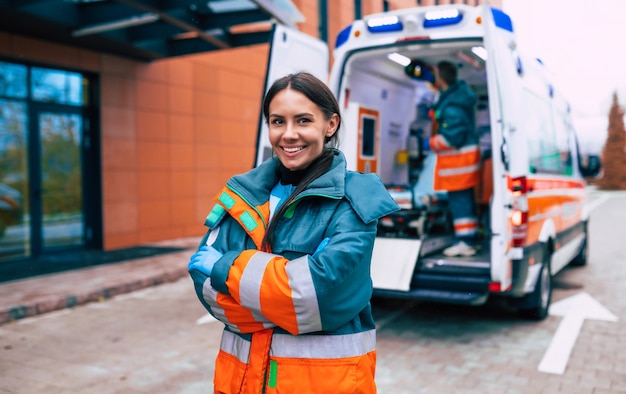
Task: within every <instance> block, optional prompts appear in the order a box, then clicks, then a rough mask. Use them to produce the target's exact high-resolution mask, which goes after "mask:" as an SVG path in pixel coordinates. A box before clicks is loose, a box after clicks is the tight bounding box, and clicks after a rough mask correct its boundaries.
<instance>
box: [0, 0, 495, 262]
mask: <svg viewBox="0 0 626 394" xmlns="http://www.w3.org/2000/svg"><path fill="white" fill-rule="evenodd" d="M450 2H451V3H466V4H469V5H475V4H478V3H481V2H483V1H479V0H468V1H458V0H457V1H449V0H448V1H446V0H442V1H439V4H447V3H450ZM293 3H294V4H295V5H296V6H297V7H298V9H299V10H300V11H301V12H302V13H303V14H304V16H305V17H306V20H305V21H304V22H303V23H301V24H300V25H299V29H300V30H301V31H303V32H305V33H307V34H309V35H312V36H315V37H319V28H320V21H319V3H318V1H309V0H294V1H293ZM421 3H422V5H432V4H434V0H424V1H422V2H421ZM490 3H491V4H493V5H495V6H501V2H500V1H499V0H493V1H490ZM387 4H388V5H389V7H390V9H391V10H394V9H400V8H406V7H415V6H417V2H416V1H414V0H410V1H409V0H390V1H388V3H387ZM327 6H328V20H327V27H328V35H327V36H328V41H329V46H330V47H331V48H332V47H334V43H335V37H336V36H337V34H338V33H339V31H341V30H342V29H343V28H344V27H346V26H347V25H348V24H349V23H351V21H352V20H353V19H354V1H353V0H337V1H328V2H327ZM361 9H362V14H363V15H367V14H371V13H377V12H382V11H383V1H379V0H363V1H362V3H361ZM0 30H1V27H0ZM268 53H269V46H268V44H262V45H255V46H250V47H245V48H239V49H229V50H221V51H217V52H209V53H204V54H197V55H190V56H182V57H178V58H172V59H166V60H160V61H155V62H152V63H142V62H138V61H133V60H129V59H125V58H121V57H117V56H112V55H108V54H104V53H98V52H93V51H89V50H84V49H79V48H75V47H71V46H66V45H59V44H55V43H51V42H46V41H41V40H34V39H30V38H27V37H23V36H19V35H13V34H7V33H3V32H1V31H0V55H1V56H3V57H5V58H7V59H8V60H9V61H11V59H14V60H15V61H16V62H19V61H27V62H34V63H36V64H40V65H46V66H49V67H53V68H68V69H71V70H74V71H85V72H87V71H88V72H94V73H97V74H98V75H99V80H100V102H101V107H100V111H101V113H100V119H101V124H100V132H101V146H102V186H103V196H102V197H103V207H102V209H103V234H104V235H103V238H104V240H103V241H104V249H105V250H109V249H117V248H123V247H129V246H135V245H140V244H145V243H148V242H153V241H160V240H165V239H173V238H180V237H189V236H198V237H200V236H201V234H202V233H203V232H204V227H203V222H204V218H205V216H206V215H207V213H208V212H209V210H210V209H211V207H212V205H213V202H212V198H213V196H214V195H215V194H216V193H217V192H218V191H219V189H220V188H221V187H222V185H223V184H224V182H225V181H226V180H227V179H228V177H230V176H232V175H233V174H235V173H240V172H243V171H246V170H249V169H250V168H251V167H252V165H253V163H254V154H255V146H256V136H257V126H258V121H259V115H260V107H261V98H262V94H263V86H264V82H265V81H264V78H265V70H266V67H267V56H268Z"/></svg>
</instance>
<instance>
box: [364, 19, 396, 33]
mask: <svg viewBox="0 0 626 394" xmlns="http://www.w3.org/2000/svg"><path fill="white" fill-rule="evenodd" d="M402 29H403V25H402V21H401V20H400V18H398V17H397V16H395V15H390V16H381V17H377V18H372V19H369V20H368V21H367V30H369V32H370V33H388V32H392V31H401V30H402Z"/></svg>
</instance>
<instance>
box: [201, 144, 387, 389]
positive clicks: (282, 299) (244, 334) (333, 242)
mask: <svg viewBox="0 0 626 394" xmlns="http://www.w3.org/2000/svg"><path fill="white" fill-rule="evenodd" d="M278 165H279V162H278V160H277V159H276V158H272V159H269V160H268V161H266V162H265V163H263V164H261V165H260V166H259V167H257V168H255V169H253V170H251V171H249V172H248V173H246V174H243V175H238V176H235V177H233V178H231V179H230V180H229V181H228V182H227V184H226V186H225V187H224V189H223V190H222V191H221V192H220V193H219V194H218V196H217V197H216V201H217V204H216V205H215V207H214V208H213V210H212V211H211V213H210V214H209V216H208V217H207V221H206V223H205V224H206V225H207V226H208V227H209V231H208V232H207V235H206V236H205V239H204V240H203V242H202V244H201V245H204V244H210V245H211V246H212V247H214V248H215V249H217V250H218V251H219V252H221V253H223V256H222V258H220V259H219V260H218V261H217V263H216V264H215V266H214V267H213V270H212V272H211V276H210V277H206V276H204V275H202V274H201V273H200V272H198V271H195V270H192V271H190V274H191V276H192V278H193V280H194V283H195V287H196V293H197V294H198V297H199V298H200V301H201V302H202V304H203V305H204V306H205V307H206V308H207V310H208V311H209V312H210V313H211V314H212V315H213V316H214V317H216V318H217V319H218V320H220V321H221V322H223V323H224V324H225V329H224V333H223V336H222V343H221V347H220V350H219V353H218V356H217V360H216V364H215V378H214V390H215V393H249V394H258V393H337V394H340V393H375V392H376V386H375V383H374V373H375V361H376V351H375V345H376V333H375V325H374V321H373V318H372V314H371V308H370V304H369V300H370V297H371V295H372V282H371V278H370V260H371V256H372V249H373V244H374V238H375V236H376V224H377V220H378V218H380V217H382V216H384V215H387V214H389V213H391V212H393V211H395V210H397V209H398V207H397V205H396V204H395V202H394V201H393V200H392V199H391V197H390V196H389V194H388V193H387V191H386V190H385V188H384V186H383V185H382V183H381V181H380V179H379V178H378V176H377V175H374V174H359V173H354V172H347V171H346V163H345V158H344V156H343V154H342V153H341V152H339V151H335V156H334V160H333V164H332V166H331V169H330V170H329V171H328V172H327V173H326V174H324V175H322V176H321V177H319V178H318V179H316V180H315V181H313V182H312V183H311V184H310V185H309V186H308V187H307V189H306V190H305V191H304V192H302V193H301V194H300V196H299V197H298V198H297V199H296V200H295V201H294V202H292V203H291V204H290V207H289V209H288V210H287V211H286V212H285V215H284V216H283V217H280V218H274V219H273V220H280V221H281V222H280V224H279V225H278V226H277V227H276V234H275V235H276V236H275V237H274V240H275V241H274V244H273V248H272V249H273V250H272V252H271V253H269V252H264V251H260V246H261V241H262V239H263V236H264V234H265V229H266V228H267V223H268V218H269V208H268V207H269V202H268V199H269V196H270V191H271V190H272V188H273V187H274V185H275V184H276V183H277V182H278V181H279V178H278V171H277V167H278ZM326 242H327V243H326ZM320 244H323V245H324V246H323V248H321V250H319V251H316V250H317V249H318V247H319V246H320Z"/></svg>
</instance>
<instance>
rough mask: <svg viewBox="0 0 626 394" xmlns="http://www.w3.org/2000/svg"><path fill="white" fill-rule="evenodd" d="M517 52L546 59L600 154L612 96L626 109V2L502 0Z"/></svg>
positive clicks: (583, 135)
mask: <svg viewBox="0 0 626 394" xmlns="http://www.w3.org/2000/svg"><path fill="white" fill-rule="evenodd" d="M502 10H503V11H504V12H506V13H507V14H509V15H510V16H511V19H512V21H513V30H514V31H515V33H516V37H517V43H518V48H519V50H520V52H524V53H526V54H528V55H529V56H534V57H537V58H539V59H541V60H542V62H543V63H544V65H545V66H546V67H547V68H548V69H549V70H550V72H551V73H552V75H553V76H554V79H555V84H556V86H557V87H560V89H561V90H562V91H563V93H564V95H565V96H566V97H567V98H568V99H569V101H570V103H571V105H572V110H573V115H574V120H575V126H576V128H577V131H578V135H579V140H580V142H581V145H582V146H587V148H588V149H590V150H593V151H599V150H601V149H602V145H603V143H604V139H605V138H606V129H607V126H608V113H609V109H610V107H611V103H612V97H613V93H614V92H617V95H618V99H619V101H620V104H621V105H622V106H624V105H625V104H626V50H625V49H626V48H625V45H624V38H625V37H626V35H625V34H624V17H625V16H626V1H624V0H502Z"/></svg>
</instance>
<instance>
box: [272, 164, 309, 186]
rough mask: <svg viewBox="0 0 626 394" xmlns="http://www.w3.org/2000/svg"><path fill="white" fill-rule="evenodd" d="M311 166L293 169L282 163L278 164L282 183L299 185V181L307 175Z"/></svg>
mask: <svg viewBox="0 0 626 394" xmlns="http://www.w3.org/2000/svg"><path fill="white" fill-rule="evenodd" d="M309 168H310V166H309V167H307V168H305V169H304V170H296V171H291V170H289V169H288V168H287V167H285V166H284V165H283V164H282V163H281V164H280V165H279V166H278V171H279V174H280V183H281V184H283V185H294V186H297V185H298V183H300V181H301V180H302V179H304V177H305V176H306V174H307V172H309Z"/></svg>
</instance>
